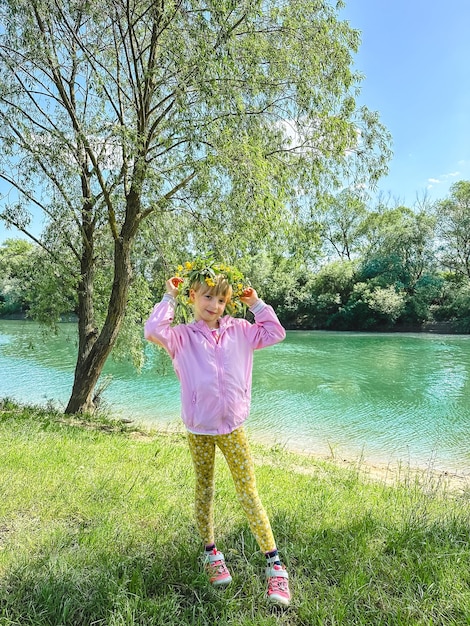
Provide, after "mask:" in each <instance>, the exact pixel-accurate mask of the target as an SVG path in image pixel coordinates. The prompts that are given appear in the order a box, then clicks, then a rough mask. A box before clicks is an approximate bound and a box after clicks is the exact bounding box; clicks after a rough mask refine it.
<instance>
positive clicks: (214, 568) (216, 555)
mask: <svg viewBox="0 0 470 626" xmlns="http://www.w3.org/2000/svg"><path fill="white" fill-rule="evenodd" d="M204 565H205V568H206V572H207V574H208V576H209V581H210V583H211V584H212V585H214V587H222V586H225V585H228V584H229V583H231V582H232V577H231V576H230V572H229V571H228V568H227V566H226V565H225V558H224V555H223V554H222V552H219V551H218V550H217V548H214V549H213V550H211V552H208V553H206V554H205V555H204Z"/></svg>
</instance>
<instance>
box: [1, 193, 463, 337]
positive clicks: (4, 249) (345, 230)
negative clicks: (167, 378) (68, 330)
mask: <svg viewBox="0 0 470 626" xmlns="http://www.w3.org/2000/svg"><path fill="white" fill-rule="evenodd" d="M185 240H186V241H187V238H185V237H184V233H182V237H181V241H185ZM272 240H273V241H274V240H276V238H275V237H273V239H272ZM281 240H282V238H281V237H279V238H278V239H277V243H276V245H273V244H272V243H271V244H270V245H264V246H263V243H262V242H260V245H259V248H258V250H257V251H256V253H252V254H244V255H243V256H240V258H238V259H236V260H235V261H234V260H233V259H229V261H230V262H232V263H233V262H236V263H237V264H238V265H239V266H240V268H241V269H242V270H243V271H244V272H245V274H246V275H247V276H250V278H251V283H252V285H253V286H254V287H256V289H257V290H258V291H259V293H260V295H261V296H262V297H263V298H264V299H265V300H266V301H267V302H269V303H270V304H272V305H273V306H274V307H275V309H276V311H277V312H278V314H279V317H280V319H281V320H282V322H283V323H284V325H285V326H286V327H287V328H289V329H324V330H413V329H414V330H416V329H419V328H424V329H426V328H430V327H431V328H432V327H433V325H437V327H438V328H439V329H446V330H449V331H454V332H463V333H467V332H469V331H470V182H468V181H460V182H457V183H455V184H454V186H453V187H452V188H451V191H450V195H449V197H448V198H447V199H445V200H442V201H439V202H437V203H434V204H433V205H430V204H429V203H423V206H422V207H420V208H418V209H410V208H407V207H403V206H395V207H393V208H390V207H389V206H386V204H385V203H380V202H379V203H378V204H377V205H376V206H374V207H373V208H368V207H367V206H366V204H365V203H364V202H362V201H360V199H358V197H356V196H354V195H352V194H351V193H350V192H344V193H342V194H340V195H339V196H337V197H336V198H334V199H333V200H332V201H331V202H330V204H329V205H328V206H327V207H326V208H323V209H322V211H320V210H319V211H318V213H317V214H316V215H312V216H310V218H309V220H308V223H307V221H306V223H305V228H304V229H299V231H298V233H296V234H295V236H293V235H292V233H291V235H290V236H289V237H288V238H285V241H286V242H287V241H288V244H286V245H285V246H282V245H279V241H281ZM139 254H140V256H139ZM172 254H173V257H174V258H173V259H171V262H172V261H173V260H174V261H175V262H176V261H177V260H178V261H181V260H186V259H188V258H189V259H190V258H191V253H190V251H188V249H187V245H186V247H185V245H184V244H183V243H182V244H181V246H180V248H179V249H177V246H175V249H174V250H173V252H172ZM170 266H171V263H168V262H167V263H163V262H162V260H161V259H160V258H159V257H158V254H157V253H156V252H150V253H149V248H148V246H147V248H146V249H145V252H140V253H139V248H138V247H137V251H136V256H135V274H136V277H137V278H138V279H137V280H136V281H135V285H134V292H133V294H132V299H133V310H138V309H140V310H141V311H143V312H144V311H146V310H148V307H149V306H150V305H151V303H152V301H154V300H158V299H159V298H160V297H161V295H162V291H163V285H164V281H165V279H166V278H167V275H168V273H169V271H170V270H168V269H167V268H168V267H170ZM62 267H63V266H62V265H61V263H60V260H57V259H53V258H50V256H49V255H47V254H46V253H45V252H44V250H43V249H42V248H41V247H39V246H37V245H35V244H32V243H29V242H27V241H25V240H21V239H9V240H7V241H6V242H4V243H3V244H2V245H1V247H0V315H2V316H8V315H15V314H25V315H26V316H29V317H31V318H34V319H39V320H40V321H43V322H50V321H51V319H53V320H57V319H59V318H60V317H61V315H63V314H71V313H72V314H73V313H74V311H75V310H76V306H77V305H76V301H75V299H76V295H75V294H76V289H75V282H74V278H73V277H72V276H70V275H69V274H67V275H66V274H64V272H63V271H62ZM108 269H109V268H107V267H106V260H105V259H103V263H102V268H101V271H102V288H103V294H104V295H105V293H106V290H107V288H108V287H107V283H106V280H107V274H106V272H107V271H108ZM75 280H76V279H75ZM99 284H100V283H99V282H98V285H99ZM136 301H138V302H139V305H138V306H136V304H135V302H136ZM134 319H137V321H138V319H139V317H138V315H137V316H134Z"/></svg>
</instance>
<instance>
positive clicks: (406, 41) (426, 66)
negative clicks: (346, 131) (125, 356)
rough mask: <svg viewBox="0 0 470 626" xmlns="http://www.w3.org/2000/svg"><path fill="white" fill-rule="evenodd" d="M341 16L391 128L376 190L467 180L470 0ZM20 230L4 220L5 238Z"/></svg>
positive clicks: (402, 198)
mask: <svg viewBox="0 0 470 626" xmlns="http://www.w3.org/2000/svg"><path fill="white" fill-rule="evenodd" d="M339 16H340V18H341V19H345V20H347V21H348V22H349V23H350V25H351V26H352V27H353V28H355V29H357V30H359V31H360V32H361V40H362V43H361V46H360V49H359V52H358V54H357V55H356V57H355V66H356V69H357V70H359V71H360V72H361V74H363V75H364V80H363V82H362V86H361V94H360V98H359V103H360V104H364V105H366V106H367V108H369V109H370V110H372V111H377V112H378V113H379V116H380V119H381V121H382V123H383V124H384V125H385V126H386V127H387V129H388V130H389V132H390V133H391V135H392V140H393V143H392V150H393V157H392V159H391V161H390V163H389V170H390V171H389V174H388V175H387V176H386V177H384V178H382V179H381V180H380V182H379V185H378V189H377V193H382V194H383V195H385V197H390V198H391V200H392V201H393V203H395V202H399V203H401V204H404V205H406V206H409V207H413V206H415V205H417V203H418V202H419V201H420V200H422V199H423V198H424V197H427V198H428V199H429V200H430V201H434V200H439V199H442V198H445V197H446V196H447V195H448V193H449V188H450V186H451V185H452V183H454V182H456V181H458V180H470V36H469V32H468V25H469V24H470V0H447V2H446V3H442V2H435V3H432V2H430V1H429V0H346V7H345V8H344V9H342V10H341V11H340V13H339ZM12 236H18V235H17V233H16V232H14V231H12V230H9V231H7V230H5V228H4V226H3V224H2V223H1V222H0V243H1V242H2V241H4V240H5V238H7V237H12Z"/></svg>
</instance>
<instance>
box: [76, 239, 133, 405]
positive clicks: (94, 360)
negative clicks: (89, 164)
mask: <svg viewBox="0 0 470 626" xmlns="http://www.w3.org/2000/svg"><path fill="white" fill-rule="evenodd" d="M132 240H133V237H132V236H131V237H125V238H124V237H120V238H118V239H117V240H116V241H115V245H114V281H113V287H112V290H111V295H110V300H109V306H108V314H107V316H106V320H105V322H104V324H103V328H102V329H101V332H100V333H99V335H98V334H97V330H96V328H94V327H93V325H92V324H91V317H90V315H91V308H90V307H91V306H92V296H91V293H89V292H87V293H83V294H81V297H79V301H80V302H79V335H80V337H79V347H80V349H79V354H78V358H77V365H76V367H75V377H74V383H73V388H72V394H71V396H70V399H69V402H68V404H67V407H66V409H65V413H83V412H93V411H94V410H95V408H96V407H95V401H94V397H93V394H94V389H95V386H96V383H97V382H98V379H99V377H100V375H101V372H102V370H103V366H104V364H105V363H106V359H107V358H108V356H109V354H110V353H111V350H112V349H113V346H114V344H115V343H116V339H117V337H118V334H119V329H120V327H121V324H122V321H123V319H124V315H125V312H126V303H127V294H128V291H129V285H130V282H131V278H132V267H131V255H130V252H131V242H132ZM88 270H91V268H90V267H89V268H88ZM82 278H83V279H84V287H88V288H89V289H91V288H92V285H91V282H90V278H91V271H89V272H85V274H82ZM87 280H88V282H87ZM81 316H82V317H81Z"/></svg>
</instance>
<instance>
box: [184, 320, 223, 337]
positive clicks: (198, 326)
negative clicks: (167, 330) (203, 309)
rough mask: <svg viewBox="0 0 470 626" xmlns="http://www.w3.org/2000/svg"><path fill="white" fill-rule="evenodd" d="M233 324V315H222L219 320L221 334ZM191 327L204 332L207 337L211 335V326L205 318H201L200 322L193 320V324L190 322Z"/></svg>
mask: <svg viewBox="0 0 470 626" xmlns="http://www.w3.org/2000/svg"><path fill="white" fill-rule="evenodd" d="M232 324H233V317H232V316H231V315H224V317H221V318H220V320H219V329H220V334H222V333H223V332H224V331H225V330H226V329H227V328H228V327H229V326H232ZM189 328H191V329H192V330H194V331H195V332H199V333H202V334H203V335H204V336H205V337H210V336H211V332H212V331H211V329H210V328H209V326H208V325H207V324H206V322H204V320H199V321H198V322H191V324H189Z"/></svg>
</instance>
